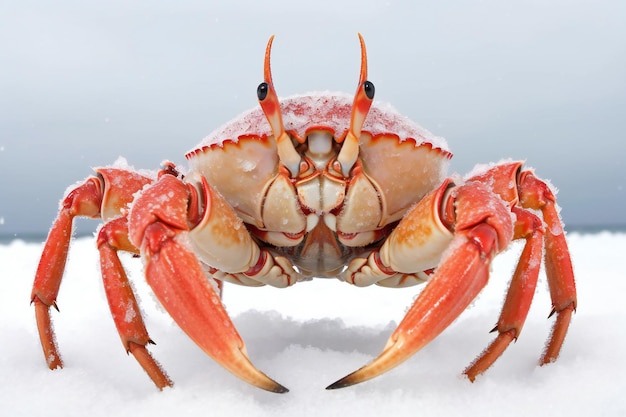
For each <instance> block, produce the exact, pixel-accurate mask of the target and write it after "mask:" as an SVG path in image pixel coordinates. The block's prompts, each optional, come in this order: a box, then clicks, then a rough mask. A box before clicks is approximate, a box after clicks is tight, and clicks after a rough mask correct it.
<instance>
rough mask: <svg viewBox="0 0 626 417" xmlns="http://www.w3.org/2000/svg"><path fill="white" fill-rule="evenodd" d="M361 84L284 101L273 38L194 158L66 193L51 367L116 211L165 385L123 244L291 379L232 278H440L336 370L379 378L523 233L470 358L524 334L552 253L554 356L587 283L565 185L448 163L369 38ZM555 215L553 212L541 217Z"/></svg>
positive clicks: (546, 357)
mask: <svg viewBox="0 0 626 417" xmlns="http://www.w3.org/2000/svg"><path fill="white" fill-rule="evenodd" d="M359 38H360V40H361V58H362V60H361V71H360V78H359V83H358V87H357V90H356V94H355V95H354V96H348V95H343V94H327V93H323V94H310V95H303V96H295V97H291V98H286V99H284V100H281V101H280V102H279V100H278V97H277V94H276V92H275V90H274V84H273V82H272V77H271V73H270V50H271V45H272V40H273V38H270V41H269V43H268V45H267V50H266V53H265V66H264V81H263V82H262V83H261V84H260V85H259V87H258V90H257V95H258V99H259V104H260V106H259V107H258V108H256V109H253V110H251V111H249V112H248V113H245V114H243V115H242V116H240V117H239V118H237V119H235V120H233V121H232V122H230V123H228V124H226V125H225V126H223V127H222V128H220V129H218V130H216V131H215V132H213V133H212V134H211V135H209V136H208V137H207V138H206V139H204V141H202V142H201V143H200V144H199V145H198V146H197V147H196V148H194V149H193V150H192V151H190V152H189V153H188V154H187V155H186V157H187V159H188V161H189V165H190V166H189V168H188V170H187V171H186V172H185V173H184V175H183V174H181V173H180V172H179V170H178V169H177V168H176V167H174V166H173V164H170V163H167V164H166V165H165V167H164V168H163V169H162V170H161V171H160V172H159V173H158V175H155V176H154V177H151V176H147V175H145V174H143V173H139V172H135V171H133V170H131V169H128V168H125V167H116V166H112V167H106V168H98V169H96V170H95V171H96V173H97V175H96V176H93V177H90V178H87V179H86V180H85V181H84V182H83V183H82V184H80V185H78V186H76V187H74V188H73V189H72V190H70V191H69V193H68V194H67V196H66V197H65V198H64V199H63V201H62V203H61V207H60V210H59V214H58V217H57V218H56V220H55V221H54V224H53V226H52V228H51V230H50V234H49V236H48V239H47V241H46V244H45V247H44V250H43V254H42V256H41V261H40V264H39V268H38V269H37V274H36V278H35V281H34V284H33V291H32V302H33V303H34V305H35V311H36V317H37V325H38V328H39V335H40V338H41V343H42V346H43V350H44V355H45V358H46V361H47V363H48V366H49V367H50V368H51V369H54V368H57V367H61V366H62V362H61V359H60V356H59V354H58V349H57V346H56V343H55V339H54V334H53V331H52V327H51V323H50V313H49V311H50V306H53V307H56V298H57V293H58V290H59V286H60V284H61V279H62V276H63V271H64V267H65V261H66V257H67V253H68V249H69V245H70V236H71V235H72V223H73V218H74V217H76V216H81V217H91V218H100V219H102V221H103V222H104V224H103V226H102V227H101V228H100V231H99V234H98V238H97V245H98V250H99V251H100V259H101V269H102V277H103V280H104V286H105V291H106V295H107V298H108V302H109V306H110V309H111V313H112V315H113V320H114V321H115V325H116V327H117V330H118V332H119V334H120V337H121V339H122V343H123V344H124V347H125V349H126V350H127V351H128V352H130V353H132V354H133V355H134V356H135V358H136V359H137V360H138V361H139V363H140V364H141V366H142V367H143V368H144V369H145V370H146V372H147V373H148V375H149V376H150V378H151V379H152V380H153V381H154V383H155V384H156V385H157V387H159V388H163V387H166V386H169V385H171V384H172V382H171V380H170V379H169V377H168V376H167V375H166V373H165V371H164V370H163V369H162V368H161V367H160V366H159V365H158V363H157V362H156V361H155V360H154V359H153V358H152V355H151V354H150V353H149V351H148V350H147V349H146V346H147V345H148V344H150V343H151V339H150V337H149V336H148V332H147V331H146V328H145V326H144V322H143V319H142V316H141V313H140V310H139V308H138V306H137V302H136V300H135V296H134V294H133V290H132V287H131V285H130V284H129V281H128V278H127V276H126V274H125V272H124V269H123V267H122V265H121V263H120V260H119V258H118V251H128V252H131V253H134V254H137V255H139V256H141V257H142V258H143V262H144V264H145V276H146V279H147V282H148V284H149V285H150V286H151V288H152V289H153V291H154V293H155V294H156V297H157V298H158V299H159V300H160V302H161V303H162V305H163V306H164V307H165V309H166V310H167V311H168V313H169V314H170V315H171V316H172V318H173V319H174V320H175V321H176V323H178V325H179V326H180V327H181V328H182V329H183V330H184V331H185V332H186V333H187V335H189V337H190V338H191V339H193V340H194V342H195V343H196V344H197V345H198V346H199V347H200V348H202V349H203V350H204V351H205V352H206V353H207V354H208V355H209V356H211V357H212V358H213V359H215V360H216V361H217V362H218V363H220V364H221V365H222V366H224V367H225V368H226V369H228V370H229V371H231V372H232V373H233V374H235V375H236V376H238V377H239V378H241V379H243V380H244V381H247V382H249V383H251V384H253V385H255V386H257V387H260V388H263V389H265V390H269V391H274V392H286V391H287V389H286V388H285V387H283V386H282V385H280V384H279V383H277V382H275V381H273V380H272V379H270V378H269V377H267V376H266V375H265V374H264V373H262V372H261V371H259V370H258V369H257V368H256V367H255V366H254V365H253V364H252V363H251V362H250V360H249V359H248V357H247V355H246V351H245V347H244V343H243V341H242V339H241V337H240V336H239V334H238V333H237V330H236V329H235V327H234V326H233V324H232V322H231V319H230V318H229V316H228V314H227V313H226V311H225V309H224V307H223V305H222V303H221V301H220V296H221V285H222V282H224V281H226V282H234V283H237V284H241V285H250V286H260V285H272V286H276V287H287V286H289V285H293V284H295V283H297V282H298V281H301V280H305V279H310V278H313V277H337V278H339V279H341V280H343V281H346V282H348V283H350V284H354V285H357V286H366V285H371V284H378V285H382V286H387V287H406V286H410V285H415V284H421V283H426V286H425V288H424V289H423V291H422V292H421V293H420V294H419V297H418V298H417V299H416V300H415V302H414V304H413V305H412V306H411V308H410V309H409V310H408V312H407V314H406V316H405V317H404V319H403V320H402V322H401V323H400V324H399V326H398V328H397V329H396V330H395V331H394V332H393V334H392V335H391V337H390V338H389V341H388V343H387V345H386V346H385V347H384V349H383V351H382V353H381V354H380V355H379V356H378V357H377V358H376V359H374V360H373V361H372V362H371V363H370V364H368V365H366V366H364V367H362V368H361V369H359V370H357V371H355V372H353V373H352V374H350V375H348V376H346V377H344V378H342V379H340V380H338V381H337V382H335V383H333V384H331V385H330V386H329V387H328V388H329V389H332V388H340V387H345V386H348V385H352V384H356V383H359V382H362V381H365V380H368V379H370V378H373V377H375V376H377V375H379V374H381V373H383V372H386V371H387V370H389V369H391V368H393V367H395V366H396V365H398V364H400V363H401V362H403V361H404V360H406V359H407V358H409V357H410V356H411V355H413V354H414V353H415V352H417V351H418V350H419V349H420V348H422V347H423V346H425V345H426V344H427V343H429V342H430V341H431V340H433V339H434V338H435V337H436V336H437V335H438V334H439V333H440V332H441V331H443V330H444V329H445V328H446V327H447V326H448V325H450V323H451V322H452V321H453V320H454V319H455V318H456V317H457V316H458V315H459V314H460V313H461V312H462V311H463V310H464V309H465V308H466V307H467V306H468V305H469V304H470V303H471V301H472V300H473V299H474V298H475V297H476V295H477V294H478V293H479V291H480V290H481V289H482V288H483V287H484V286H485V285H486V284H487V280H488V277H489V266H490V263H491V260H492V259H493V257H494V256H496V255H497V254H498V253H500V252H501V251H503V250H504V249H505V248H506V247H507V246H508V244H509V243H510V242H511V241H512V240H516V239H524V240H525V241H526V242H525V246H524V249H523V252H522V254H521V257H520V260H519V263H518V265H517V269H516V270H515V273H514V274H513V278H512V281H511V284H510V286H509V291H508V295H507V297H506V300H505V302H504V307H503V309H502V313H501V315H500V318H499V319H498V322H497V325H496V327H495V328H494V331H495V332H496V337H495V340H494V341H493V342H492V343H491V345H490V346H489V347H488V348H487V349H486V350H485V351H484V352H483V353H482V354H481V355H480V356H479V357H478V358H477V359H476V360H475V362H474V363H473V364H472V365H470V366H469V367H468V368H467V369H466V370H465V374H467V376H468V377H469V378H470V379H471V380H473V379H474V378H475V377H476V376H477V375H478V374H480V373H482V372H484V371H485V370H486V369H487V368H489V366H490V365H491V364H492V363H493V362H494V361H495V360H496V359H497V358H498V356H499V355H500V354H501V353H502V352H503V351H504V350H505V349H506V347H507V346H508V345H509V343H510V342H511V341H513V340H515V339H516V338H517V337H518V335H519V333H520V330H521V328H522V326H523V324H524V320H525V318H526V315H527V313H528V309H529V306H530V303H531V300H532V298H533V294H534V291H535V286H536V282H537V276H538V273H539V268H540V265H541V261H542V256H543V255H544V253H545V270H546V274H547V278H548V283H549V287H550V295H551V298H552V313H553V314H555V315H556V321H555V323H554V328H553V331H552V333H551V334H550V337H549V339H548V342H547V346H546V349H545V352H544V354H543V356H542V359H541V363H549V362H552V361H554V360H555V359H556V358H557V356H558V354H559V351H560V349H561V345H562V343H563V340H564V338H565V334H566V332H567V329H568V326H569V323H570V318H571V316H572V313H573V312H574V310H575V309H576V289H575V283H574V275H573V271H572V265H571V261H570V255H569V251H568V248H567V243H566V240H565V234H564V231H563V226H562V223H561V220H560V218H559V215H558V207H557V204H556V201H555V197H554V193H553V192H552V191H551V189H550V187H549V186H548V185H547V184H546V183H545V182H544V181H542V180H541V179H539V178H537V177H536V176H535V175H534V173H533V172H532V171H530V170H524V169H523V167H522V163H521V162H515V161H508V162H502V163H498V164H493V165H489V166H485V167H484V168H483V169H482V170H478V171H475V173H473V174H471V175H470V176H468V177H466V178H465V179H459V178H456V177H455V178H446V176H445V175H446V174H445V172H446V168H447V165H448V161H449V159H450V158H451V153H450V152H449V151H448V149H447V147H446V144H445V141H443V140H442V139H440V138H437V137H435V136H433V135H432V134H431V133H429V132H428V131H426V130H424V129H422V128H421V127H419V126H417V125H416V124H415V123H413V122H411V121H410V120H408V119H407V118H405V117H403V116H401V115H399V114H398V113H396V112H395V111H394V110H393V109H391V108H390V107H389V106H386V105H382V104H379V103H375V102H373V98H374V85H373V84H372V83H371V82H370V81H368V80H367V63H366V52H365V44H364V42H363V39H362V38H361V37H360V36H359ZM538 214H540V215H541V218H540V217H538Z"/></svg>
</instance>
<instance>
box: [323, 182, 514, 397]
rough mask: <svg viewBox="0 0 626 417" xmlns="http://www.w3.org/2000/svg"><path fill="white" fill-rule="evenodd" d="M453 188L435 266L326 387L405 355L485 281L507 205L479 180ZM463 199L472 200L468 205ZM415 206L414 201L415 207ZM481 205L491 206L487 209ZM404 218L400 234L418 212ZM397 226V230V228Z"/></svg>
mask: <svg viewBox="0 0 626 417" xmlns="http://www.w3.org/2000/svg"><path fill="white" fill-rule="evenodd" d="M454 192H455V194H456V195H455V196H454V197H456V201H455V204H456V207H457V217H456V224H455V237H454V238H453V240H452V242H451V243H450V245H449V246H448V249H447V251H446V255H445V256H444V257H443V258H442V259H441V261H440V262H439V266H438V267H437V270H436V272H435V273H434V274H433V275H432V277H431V278H430V280H429V281H428V283H427V285H426V287H425V288H424V290H423V291H422V292H421V293H420V295H419V296H418V297H417V299H416V300H415V302H414V303H413V305H412V306H411V308H410V309H409V311H408V312H407V314H406V316H405V317H404V319H403V320H402V321H401V322H400V324H399V325H398V327H397V328H396V330H395V331H394V332H393V334H392V335H391V337H390V338H389V340H388V341H387V344H386V345H385V347H384V348H383V351H382V352H381V353H380V355H379V356H378V357H377V358H375V359H374V360H373V361H372V362H371V363H369V364H368V365H365V366H364V367H362V368H360V369H358V370H357V371H355V372H353V373H351V374H349V375H347V376H345V377H344V378H341V379H340V380H338V381H336V382H334V383H333V384H331V385H329V386H328V387H327V388H326V389H336V388H343V387H347V386H350V385H354V384H357V383H360V382H364V381H367V380H369V379H372V378H374V377H376V376H378V375H380V374H383V373H385V372H387V371H389V370H390V369H392V368H394V367H396V366H398V365H399V364H401V363H402V362H404V361H405V360H407V359H409V358H410V357H411V356H412V355H413V354H415V353H416V352H417V351H418V350H420V349H421V348H423V347H424V346H426V345H427V344H428V343H430V342H431V341H432V340H433V339H434V338H435V337H437V336H438V335H439V334H440V333H441V332H442V331H443V330H445V329H446V328H447V327H448V326H449V325H450V324H452V322H453V321H454V320H455V319H456V318H457V317H458V316H459V315H460V314H461V313H462V312H463V311H464V310H465V309H466V308H467V307H468V306H469V304H470V303H471V302H472V300H474V298H475V297H476V296H477V295H478V293H479V292H480V291H481V289H482V288H483V287H484V286H485V285H486V284H487V281H488V278H489V265H490V263H491V260H492V258H493V256H494V255H496V254H497V253H498V252H500V251H501V250H502V249H504V248H505V247H506V245H507V244H508V242H509V241H510V239H511V235H512V227H511V224H510V220H509V219H510V217H509V214H508V211H507V209H506V207H505V206H504V205H503V204H502V203H501V202H498V201H497V199H495V198H493V196H490V194H489V192H488V191H487V190H485V189H484V187H481V186H479V185H476V184H472V185H466V186H463V187H459V188H458V189H456V190H454ZM454 197H453V198H454ZM489 200H491V203H492V204H491V207H490V208H487V205H485V204H483V203H480V204H475V202H484V201H489ZM468 202H469V203H470V204H468ZM469 205H475V206H474V207H468V206H469ZM468 209H469V210H468ZM418 210H419V205H418V206H417V208H416V212H419V211H418ZM486 210H492V212H491V213H489V214H487V211H486ZM405 220H406V222H404V224H403V223H401V224H400V225H399V226H398V228H397V229H396V231H395V232H394V233H396V236H399V235H401V234H404V231H405V230H406V229H407V228H408V229H410V228H411V227H414V223H416V220H421V218H419V217H416V218H412V216H411V213H409V214H408V215H407V217H406V218H405ZM403 229H404V230H403ZM398 230H400V233H397V232H398ZM392 238H393V235H392Z"/></svg>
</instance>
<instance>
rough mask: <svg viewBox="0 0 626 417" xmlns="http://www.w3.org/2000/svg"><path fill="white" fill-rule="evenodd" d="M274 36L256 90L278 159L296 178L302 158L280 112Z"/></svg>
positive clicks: (267, 49)
mask: <svg viewBox="0 0 626 417" xmlns="http://www.w3.org/2000/svg"><path fill="white" fill-rule="evenodd" d="M273 41H274V36H272V37H270V40H269V41H268V42H267V48H266V49H265V62H264V64H263V82H262V83H261V84H259V86H258V87H257V89H256V95H257V98H258V99H259V104H260V105H261V109H262V110H263V114H264V115H265V118H266V119H267V122H268V123H269V125H270V128H271V129H272V134H273V135H274V139H275V140H276V146H277V148H278V158H279V159H280V161H281V163H282V164H283V165H284V166H285V167H286V168H287V169H288V170H289V172H290V174H291V177H292V178H296V177H297V176H298V174H299V173H300V163H301V161H302V157H301V156H300V154H299V153H298V152H297V151H296V148H295V147H294V145H293V143H292V142H291V139H290V138H289V135H288V134H287V133H286V132H285V126H284V125H283V117H282V114H281V112H280V102H279V101H278V96H277V95H276V90H274V83H273V82H272V71H271V68H270V53H271V51H272V42H273Z"/></svg>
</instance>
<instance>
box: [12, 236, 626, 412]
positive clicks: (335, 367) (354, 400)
mask: <svg viewBox="0 0 626 417" xmlns="http://www.w3.org/2000/svg"><path fill="white" fill-rule="evenodd" d="M568 240H569V243H570V248H571V252H572V255H573V260H574V267H575V271H576V274H577V285H578V293H579V308H578V312H577V313H576V315H575V317H574V320H573V323H572V326H571V328H570V331H569V334H568V337H567V339H566V342H565V346H564V348H563V351H562V354H561V357H560V358H559V360H558V361H557V362H556V363H553V364H551V365H549V366H545V367H537V366H536V362H537V360H538V359H539V356H540V354H541V351H542V348H543V343H544V340H545V339H546V337H547V336H548V333H549V331H550V325H551V323H552V320H551V319H547V318H546V317H547V315H548V313H549V311H550V303H549V296H548V291H547V285H546V283H545V277H544V276H543V275H542V276H541V277H540V283H539V288H538V290H537V292H536V297H535V302H534V303H533V306H532V307H531V311H530V313H529V316H528V319H527V322H526V325H525V327H524V330H523V331H522V334H521V337H520V339H519V340H518V341H517V343H515V344H513V345H512V346H510V347H509V349H508V350H507V351H506V352H505V354H504V355H503V357H501V358H500V360H499V361H498V362H496V364H495V365H494V367H493V368H492V369H490V370H489V371H488V372H487V373H486V374H485V375H483V376H481V377H479V378H478V379H477V381H476V382H475V383H474V384H472V383H470V382H468V381H467V380H466V379H464V378H462V377H461V376H460V372H461V371H462V370H463V369H464V367H465V366H466V365H468V364H469V363H470V362H471V361H472V359H473V358H474V357H475V356H476V355H477V354H479V353H480V352H481V350H482V349H483V348H484V347H485V346H486V345H487V344H488V343H489V341H490V340H491V338H492V337H493V335H490V334H489V333H488V331H489V330H490V329H491V328H492V327H493V325H494V323H495V321H496V319H497V315H498V313H499V309H500V304H501V302H502V299H503V296H504V290H505V287H506V283H507V277H508V276H510V273H511V272H512V271H513V269H514V263H515V257H516V256H517V255H518V254H519V252H520V251H521V246H520V245H514V246H513V247H512V248H511V249H510V250H509V251H508V252H506V253H504V254H503V255H501V256H500V257H498V258H497V259H496V261H495V262H494V265H493V271H492V278H491V282H490V284H489V285H488V286H487V288H486V289H485V290H484V291H483V292H482V294H481V295H480V297H479V298H478V299H477V300H476V301H475V302H474V303H473V304H472V306H471V307H470V309H468V310H467V311H466V312H464V313H463V315H462V316H461V317H460V318H459V319H458V320H457V321H456V322H454V323H453V324H452V326H450V328H448V329H447V330H446V331H445V332H444V333H443V334H442V335H440V337H438V338H437V339H436V340H435V341H433V342H432V343H431V344H430V345H428V346H427V347H425V348H424V349H423V350H422V351H420V352H418V353H417V354H416V355H415V356H413V357H412V358H411V359H410V360H409V361H407V362H405V363H404V364H403V365H401V366H399V367H398V368H396V369H394V370H392V371H391V372H388V373H387V374H384V375H382V376H380V377H378V378H376V379H374V380H372V381H368V382H365V383H363V384H360V385H356V386H354V387H350V388H345V389H340V390H334V391H327V390H325V389H324V387H326V386H327V385H328V384H330V383H332V382H334V381H335V380H337V379H338V378H340V377H342V376H344V375H346V374H347V373H349V372H351V371H353V370H355V369H357V368H358V367H360V366H362V365H364V364H365V363H367V362H369V361H370V360H371V359H372V358H373V357H374V356H375V355H376V354H377V353H378V352H379V351H380V350H381V349H382V347H383V346H384V344H385V342H386V339H387V337H388V336H389V334H390V333H391V332H392V331H393V329H394V327H395V323H397V322H398V321H399V320H400V319H401V317H402V315H403V313H404V312H405V311H406V309H407V308H408V306H409V304H410V303H411V301H412V300H413V299H414V297H415V295H416V293H417V292H418V291H419V287H413V288H408V289H402V290H399V289H386V288H379V287H368V288H355V287H352V286H349V285H348V284H345V283H342V282H339V281H336V280H322V279H319V280H313V281H310V282H303V283H300V284H298V285H295V286H294V287H291V288H287V289H282V290H279V289H274V288H245V287H236V286H233V285H227V286H226V288H225V294H224V302H225V304H226V305H227V306H228V309H229V312H230V314H231V315H232V316H233V317H234V322H235V324H236V326H237V327H238V329H239V331H240V333H241V334H242V336H243V338H244V340H245V341H246V343H247V348H248V352H249V354H250V357H251V359H252V361H253V362H254V363H255V364H256V365H257V366H258V367H259V368H260V369H261V370H263V371H264V372H266V373H267V374H268V375H270V376H271V377H272V378H274V379H276V380H277V381H279V382H280V383H282V384H283V385H285V386H287V387H288V388H289V389H290V392H289V393H287V394H283V395H278V394H271V393H267V392H264V391H261V390H259V389H256V388H254V387H251V386H249V385H247V384H246V383H244V382H241V381H240V380H238V379H236V378H235V377H233V376H232V375H231V374H229V373H228V372H227V371H225V370H223V369H222V368H221V367H220V366H218V365H216V364H215V363H214V362H213V361H212V360H211V359H209V358H208V357H206V356H205V355H204V354H203V353H202V352H201V351H200V350H199V349H198V348H197V347H196V346H195V345H194V344H193V343H192V342H191V341H189V340H188V339H187V338H186V336H185V335H184V334H182V332H181V331H180V330H179V329H178V327H177V326H176V325H175V324H173V322H172V320H171V319H170V318H169V317H168V316H167V315H166V314H165V313H164V312H163V311H162V309H161V308H160V307H159V306H158V305H157V303H156V301H155V299H154V298H153V296H152V295H151V293H150V290H149V288H148V287H147V285H146V284H145V282H144V280H143V278H142V273H141V268H142V267H141V262H140V261H139V260H137V259H133V258H132V257H130V256H124V257H123V259H122V261H123V262H124V263H125V265H126V266H127V267H128V270H129V274H130V276H131V279H132V280H133V282H134V286H135V289H136V291H137V293H138V295H139V299H140V303H141V306H142V310H143V313H144V315H145V317H146V324H147V327H148V330H149V331H150V335H151V337H152V338H153V339H154V340H155V341H156V342H157V345H156V346H152V347H151V351H152V352H153V354H154V355H155V357H156V358H157V359H158V360H159V362H160V363H161V364H162V365H163V366H164V368H165V369H166V370H167V371H168V373H169V375H170V377H171V378H172V379H173V380H174V382H175V386H174V387H173V388H171V389H166V390H164V391H163V392H159V391H158V390H157V389H156V388H155V387H154V385H153V384H152V382H151V381H150V380H149V379H148V377H147V376H146V375H145V374H144V373H143V371H142V370H141V369H140V367H139V366H138V365H137V364H136V363H135V361H134V359H133V358H132V357H129V356H127V355H126V354H125V352H124V349H123V347H122V345H121V343H120V341H119V338H118V336H117V333H116V331H115V327H114V325H113V322H112V320H111V318H110V317H109V312H108V307H107V305H106V301H105V297H104V292H103V288H102V284H101V283H100V279H99V273H98V261H97V254H96V250H95V246H94V240H93V238H79V239H77V240H76V241H75V242H74V244H73V246H72V249H71V254H70V259H69V262H68V265H67V271H66V276H65V279H64V282H63V285H62V287H61V292H60V295H59V298H58V304H59V308H60V311H61V312H60V313H57V312H56V311H55V312H54V313H53V320H54V324H55V329H56V332H57V336H58V342H59V345H60V349H61V354H62V355H63V359H64V361H65V368H64V369H61V370H56V371H50V370H48V369H47V367H46V365H45V362H44V358H43V357H42V353H41V348H40V346H39V342H38V336H37V330H36V325H35V318H34V310H33V308H32V306H30V305H29V297H30V287H31V285H32V280H33V276H34V273H35V269H36V266H37V261H38V258H39V255H40V251H41V248H42V246H41V244H35V243H27V242H24V241H20V240H14V241H12V242H10V243H7V244H4V245H0V276H1V277H2V279H3V289H2V291H0V334H2V343H0V384H1V386H2V388H3V389H2V390H0V415H3V416H4V415H7V416H20V415H28V416H37V415H44V414H45V415H47V416H51V417H52V416H65V417H68V416H85V415H90V416H102V415H106V416H130V415H152V416H171V415H176V416H187V415H216V416H221V415H228V416H232V415H248V416H312V415H315V416H318V415H323V416H346V415H361V416H381V415H394V416H404V415H416V414H419V415H425V416H438V415H468V416H473V415H481V416H490V415H496V416H501V415H507V416H529V415H551V416H590V415H593V416H617V415H622V416H623V415H626V397H624V395H623V390H624V388H625V387H626V374H625V371H626V366H625V365H626V360H625V359H624V355H623V352H624V351H626V332H624V324H623V323H624V322H625V321H626V310H625V309H624V307H623V306H624V300H623V294H625V293H626V280H624V279H623V271H624V270H626V257H624V248H626V234H624V233H608V232H604V233H597V234H578V233H570V234H568Z"/></svg>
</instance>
